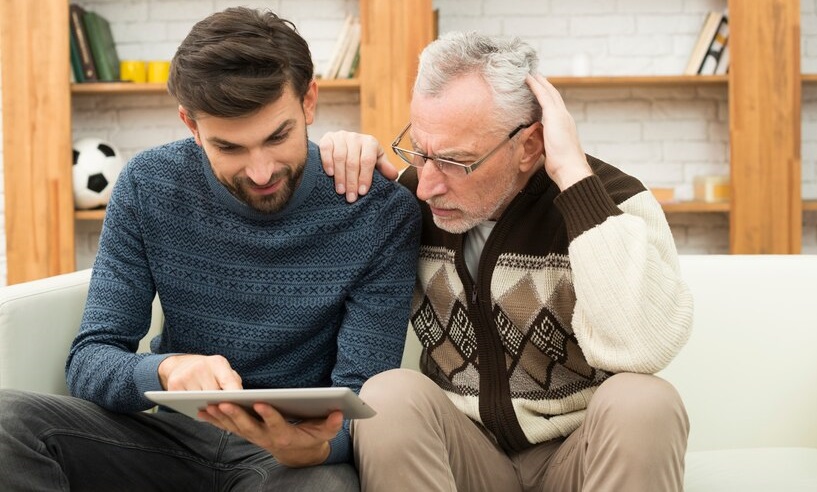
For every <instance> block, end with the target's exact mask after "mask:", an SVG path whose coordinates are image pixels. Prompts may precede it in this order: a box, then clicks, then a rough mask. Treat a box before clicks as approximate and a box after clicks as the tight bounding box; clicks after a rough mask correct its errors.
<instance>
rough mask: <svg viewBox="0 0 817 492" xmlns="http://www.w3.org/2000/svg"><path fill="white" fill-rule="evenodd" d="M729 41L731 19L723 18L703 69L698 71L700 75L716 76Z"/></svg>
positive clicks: (702, 65) (706, 56)
mask: <svg viewBox="0 0 817 492" xmlns="http://www.w3.org/2000/svg"><path fill="white" fill-rule="evenodd" d="M728 40H729V19H728V17H726V16H723V17H722V18H721V22H720V24H719V25H718V30H717V31H716V32H715V36H713V38H712V42H711V43H710V44H709V49H708V50H707V52H706V55H705V56H704V61H703V63H701V68H700V70H698V73H699V74H701V75H714V74H715V69H716V68H717V66H718V62H719V61H720V59H721V55H722V54H723V50H724V48H726V43H727V41H728Z"/></svg>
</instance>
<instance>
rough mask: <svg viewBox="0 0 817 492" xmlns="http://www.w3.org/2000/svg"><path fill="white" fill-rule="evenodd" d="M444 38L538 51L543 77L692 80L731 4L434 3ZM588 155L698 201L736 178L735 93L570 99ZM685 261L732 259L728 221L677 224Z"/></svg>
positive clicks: (815, 67) (811, 16) (816, 31)
mask: <svg viewBox="0 0 817 492" xmlns="http://www.w3.org/2000/svg"><path fill="white" fill-rule="evenodd" d="M434 6H435V8H438V9H439V18H440V26H439V27H440V32H447V31H451V30H480V31H483V32H486V33H490V34H495V35H501V36H519V37H521V38H522V39H524V40H525V41H527V42H529V43H531V44H532V45H533V46H535V47H536V48H537V50H538V52H539V57H540V71H541V72H542V73H544V74H545V75H570V74H571V71H572V66H573V59H574V57H576V56H587V57H588V58H589V60H590V67H591V70H590V71H591V74H593V75H633V74H636V75H637V74H649V75H653V74H677V73H680V72H682V71H683V69H684V67H685V65H686V61H687V57H688V55H689V52H690V51H691V49H692V46H693V44H694V43H695V38H696V36H697V33H698V30H699V29H700V26H701V23H702V21H703V18H704V16H705V14H706V12H708V11H709V10H720V9H722V8H724V7H725V6H726V1H725V0H664V1H661V2H655V1H653V0H618V2H610V1H606V0H578V1H574V2H563V1H559V0H525V1H515V2H508V1H505V0H479V1H466V0H434ZM801 32H802V60H801V63H802V70H803V72H804V73H817V0H801ZM562 94H563V96H564V98H565V101H566V102H567V105H568V107H569V109H570V110H571V112H572V113H573V115H574V117H575V118H576V122H577V125H578V128H579V134H580V136H581V138H582V143H583V145H584V147H585V150H586V151H587V152H589V153H591V154H595V155H596V156H598V157H600V158H601V159H603V160H606V161H608V162H610V163H611V164H614V165H617V166H619V167H621V168H622V169H624V170H625V171H627V172H629V173H631V174H633V175H635V176H637V177H638V178H640V179H641V180H642V181H643V182H644V183H645V184H646V185H647V186H660V187H674V188H675V194H676V196H677V197H678V198H680V199H687V198H690V197H691V196H692V184H691V183H692V179H693V178H694V176H696V175H699V174H715V173H717V174H728V173H729V165H728V162H729V135H728V127H729V122H728V113H729V108H728V100H727V90H726V88H725V87H713V88H662V89H658V88H633V89H618V88H614V89H601V88H593V89H568V90H565V91H562ZM802 117H803V129H802V140H803V146H802V155H803V196H804V198H809V199H817V86H815V85H814V84H812V85H809V86H806V87H805V88H804V89H803V111H802ZM667 218H668V219H669V222H670V225H671V226H672V230H673V234H674V235H675V239H676V243H677V245H678V249H679V251H681V252H683V253H696V252H705V253H726V252H728V250H729V221H728V214H725V213H712V214H669V215H668V217H667ZM803 252H804V253H817V213H813V212H810V213H806V214H804V223H803Z"/></svg>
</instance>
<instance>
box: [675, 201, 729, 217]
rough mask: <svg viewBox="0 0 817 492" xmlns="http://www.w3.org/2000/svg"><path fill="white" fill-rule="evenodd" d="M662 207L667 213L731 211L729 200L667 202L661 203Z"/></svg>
mask: <svg viewBox="0 0 817 492" xmlns="http://www.w3.org/2000/svg"><path fill="white" fill-rule="evenodd" d="M661 208H663V209H664V212H665V213H668V214H671V213H678V214H681V213H711V212H729V202H714V203H712V202H701V201H694V200H692V201H688V202H665V203H662V204H661Z"/></svg>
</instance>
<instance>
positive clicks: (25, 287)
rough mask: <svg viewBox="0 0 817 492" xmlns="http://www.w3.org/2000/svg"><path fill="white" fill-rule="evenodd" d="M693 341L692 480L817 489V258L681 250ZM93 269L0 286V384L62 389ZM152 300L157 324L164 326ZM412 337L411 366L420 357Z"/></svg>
mask: <svg viewBox="0 0 817 492" xmlns="http://www.w3.org/2000/svg"><path fill="white" fill-rule="evenodd" d="M681 268H682V271H683V275H684V278H685V279H686V281H687V282H688V283H689V285H690V286H691V288H692V290H693V293H694V296H695V328H694V330H693V333H692V337H691V338H690V340H689V343H688V344H687V346H686V347H685V348H684V350H683V351H682V352H681V354H680V355H679V356H678V357H677V358H676V359H675V360H674V361H673V362H672V364H671V365H670V366H669V367H668V368H667V369H666V370H665V371H663V372H662V373H661V376H663V377H665V378H666V379H668V380H670V381H671V382H672V383H673V384H675V386H676V387H677V388H678V390H679V391H680V393H681V395H682V396H683V398H684V401H685V403H686V406H687V411H688V413H689V418H690V422H691V433H690V438H689V453H688V455H687V465H686V476H685V483H686V490H687V491H689V492H699V491H700V492H720V491H724V492H726V491H729V492H734V491H764V492H765V491H775V492H789V491H812V492H813V491H817V256H808V255H792V256H748V255H747V256H740V255H735V256H728V255H723V256H720V255H711V256H698V255H687V256H684V255H682V256H681ZM89 273H90V272H89V271H87V270H86V271H81V272H77V273H72V274H67V275H61V276H58V277H52V278H49V279H44V280H39V281H35V282H29V283H26V284H20V285H15V286H10V287H4V288H0V388H24V389H31V390H38V391H45V392H51V393H65V391H66V389H65V383H64V374H63V368H64V363H65V356H66V353H67V350H68V346H69V344H70V342H71V340H72V338H73V337H74V335H75V333H76V331H77V328H78V326H79V321H80V318H81V315H82V309H83V307H84V304H85V294H86V290H87V285H88V277H89ZM161 323H162V316H161V310H160V309H159V308H158V305H157V306H156V309H154V319H153V324H152V328H151V331H152V333H157V332H158V330H159V329H160V327H161ZM417 354H418V342H417V340H416V338H414V337H409V341H408V342H407V345H406V351H405V354H404V358H403V365H404V366H406V367H415V368H416V361H417Z"/></svg>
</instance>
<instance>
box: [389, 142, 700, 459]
mask: <svg viewBox="0 0 817 492" xmlns="http://www.w3.org/2000/svg"><path fill="white" fill-rule="evenodd" d="M588 161H589V163H590V165H591V168H592V169H593V172H594V175H592V176H590V177H588V178H586V179H584V180H582V181H580V182H578V183H576V184H575V185H573V186H571V187H569V188H568V189H566V190H565V191H563V192H560V191H559V189H558V187H557V186H556V185H555V184H554V183H553V182H552V181H551V180H550V179H549V178H548V176H547V174H546V173H545V171H544V170H542V169H540V170H539V171H538V172H537V173H536V174H535V175H534V176H533V177H532V178H531V179H530V181H529V182H528V183H527V185H526V187H525V188H524V189H523V190H522V191H521V192H520V193H519V194H518V195H517V196H516V197H515V198H514V199H513V201H512V202H511V203H510V205H509V206H508V208H507V209H506V210H505V212H504V213H503V214H502V216H501V217H500V218H499V220H498V221H497V223H496V225H495V227H494V229H493V231H492V232H491V235H490V236H489V237H488V240H487V242H486V244H485V246H484V249H483V251H482V256H481V258H480V261H479V267H478V275H477V278H478V282H477V283H475V282H474V281H473V280H472V278H471V275H470V274H469V272H468V268H467V267H466V264H465V261H464V258H463V241H464V238H465V235H462V234H450V233H446V232H445V231H442V230H441V229H439V228H437V227H436V226H435V225H434V223H433V220H432V216H431V212H430V209H429V207H428V206H427V205H426V204H424V203H421V209H422V212H423V234H422V240H421V243H422V244H421V248H420V260H419V267H418V273H417V283H416V285H415V290H414V299H413V302H412V308H411V324H412V326H413V329H414V330H415V332H416V333H417V335H418V337H419V339H420V341H421V343H422V345H423V347H424V350H423V355H422V357H421V368H422V371H423V372H424V373H425V374H426V375H428V376H429V377H430V378H431V379H432V380H433V381H435V382H436V383H437V384H438V385H439V386H440V387H441V388H442V389H443V390H444V391H445V392H446V393H447V395H448V397H449V398H450V399H451V400H452V402H453V403H454V404H455V405H456V406H457V407H458V408H459V409H460V410H461V411H462V412H464V413H465V414H466V415H467V416H468V417H470V418H471V419H473V420H474V421H476V422H478V423H480V424H482V425H483V426H484V427H485V428H486V429H487V430H488V431H490V432H491V433H492V434H493V435H494V437H495V438H496V440H497V442H498V444H499V445H500V446H502V447H503V448H504V449H505V450H506V451H509V452H512V451H520V450H523V449H526V448H528V447H530V446H531V445H533V444H536V443H541V442H545V441H548V440H551V439H555V438H560V437H564V436H567V435H569V434H570V433H571V432H573V431H574V430H576V429H577V428H578V427H579V425H580V424H581V423H582V421H583V419H584V415H585V410H586V408H587V404H588V402H589V401H590V398H591V397H592V396H593V393H594V391H595V390H596V389H597V388H598V386H599V385H600V384H601V383H602V382H603V381H604V380H605V379H606V378H608V377H609V376H610V375H612V374H613V373H618V372H637V373H654V372H656V371H658V370H660V369H661V368H663V367H665V366H666V365H667V364H668V363H669V362H670V360H671V359H672V358H673V357H674V356H675V355H676V354H677V353H678V351H679V350H680V349H681V347H682V346H683V345H684V343H685V342H686V340H687V338H688V337H689V334H690V330H691V322H692V297H691V294H690V291H689V289H688V287H687V286H686V285H685V283H684V282H683V281H682V280H681V278H680V275H679V265H678V259H677V253H676V249H675V245H674V242H673V238H672V235H671V232H670V229H669V226H668V224H667V222H666V218H665V217H664V214H663V211H662V209H661V207H660V205H659V204H658V203H657V202H656V200H655V199H654V198H653V196H652V194H651V193H650V192H649V191H648V190H646V189H645V187H644V186H643V185H642V184H641V183H640V182H639V181H638V180H636V179H635V178H633V177H631V176H628V175H626V174H624V173H623V172H621V171H620V170H618V169H616V168H615V167H613V166H611V165H609V164H606V163H604V162H602V161H600V160H598V159H595V158H593V157H590V156H588ZM400 180H401V182H402V183H403V184H404V185H406V186H407V187H408V188H409V189H411V190H416V188H417V174H416V172H415V171H414V170H413V169H410V170H407V171H406V172H404V173H403V175H402V176H401V178H400Z"/></svg>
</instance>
